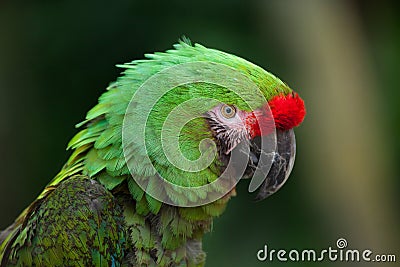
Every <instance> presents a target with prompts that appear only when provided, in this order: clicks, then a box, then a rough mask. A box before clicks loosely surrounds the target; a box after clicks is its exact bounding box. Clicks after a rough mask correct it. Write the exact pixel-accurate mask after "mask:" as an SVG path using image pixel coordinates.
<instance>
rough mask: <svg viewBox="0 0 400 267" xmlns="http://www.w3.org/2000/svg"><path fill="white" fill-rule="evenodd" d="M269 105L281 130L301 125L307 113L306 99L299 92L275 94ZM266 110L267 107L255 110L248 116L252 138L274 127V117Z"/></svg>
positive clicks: (265, 133) (248, 127)
mask: <svg viewBox="0 0 400 267" xmlns="http://www.w3.org/2000/svg"><path fill="white" fill-rule="evenodd" d="M268 105H269V108H270V109H271V113H272V116H273V117H274V121H275V127H276V128H278V129H280V130H289V129H292V128H294V127H296V126H298V125H300V123H301V122H302V121H303V119H304V116H305V115H306V109H305V107H304V101H303V99H301V98H300V97H299V95H298V94H297V93H291V94H288V95H283V94H282V95H278V96H275V97H273V98H272V99H271V100H270V101H269V102H268ZM264 110H267V109H261V110H257V111H253V112H251V113H249V114H248V115H247V116H246V121H245V123H246V127H247V129H248V131H249V133H250V136H251V137H252V138H254V137H255V136H260V135H267V134H269V133H270V132H271V130H272V129H273V125H272V119H271V117H270V116H269V114H266V113H267V112H263V111H264Z"/></svg>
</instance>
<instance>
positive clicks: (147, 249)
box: [0, 40, 305, 266]
mask: <svg viewBox="0 0 400 267" xmlns="http://www.w3.org/2000/svg"><path fill="white" fill-rule="evenodd" d="M174 48H175V49H173V50H169V51H167V52H164V53H154V54H149V55H146V58H147V59H144V60H135V61H133V62H131V63H127V64H124V65H121V66H120V67H122V68H124V74H123V76H122V77H120V78H118V79H117V81H116V82H114V83H112V84H111V85H110V86H109V87H108V88H107V91H106V92H105V93H103V94H102V95H101V96H100V98H99V101H98V104H97V105H96V106H95V107H93V108H92V109H91V110H90V111H89V112H88V113H87V115H86V119H85V120H84V121H83V122H82V123H80V124H78V125H77V127H80V128H82V129H81V131H80V132H78V133H77V134H76V135H75V136H74V137H73V138H72V140H71V141H70V143H69V144H68V148H69V149H72V150H73V152H72V155H71V156H70V158H69V159H68V161H67V162H66V164H65V165H64V166H63V168H62V170H61V171H60V172H59V173H58V174H57V175H56V176H55V178H54V179H53V180H52V181H51V182H50V183H49V184H48V185H47V186H46V188H45V189H44V191H43V192H42V193H41V194H40V195H39V197H38V198H37V199H36V200H35V201H34V202H33V203H32V204H31V205H29V207H27V208H26V209H25V210H24V211H23V212H22V213H21V215H20V216H19V217H18V218H17V219H16V220H15V222H14V223H13V224H12V225H10V226H9V227H8V228H7V229H5V230H4V231H2V232H0V265H1V266H203V265H204V264H205V258H206V255H205V252H204V251H203V250H202V238H203V235H204V234H205V233H207V232H209V231H210V229H211V228H212V222H213V218H214V217H217V216H219V215H221V214H222V213H223V211H224V209H225V207H226V205H227V203H228V201H229V199H230V198H231V197H232V196H234V195H235V186H234V185H235V184H236V182H237V181H238V180H239V179H240V178H241V177H242V178H243V177H245V178H246V177H247V178H249V177H252V176H253V175H255V174H256V173H258V176H257V177H258V178H259V179H258V181H256V180H257V179H256V178H257V177H255V178H253V180H255V181H254V184H253V189H252V190H251V191H254V189H255V188H259V191H258V194H257V197H256V198H257V199H263V198H265V197H267V196H269V195H271V194H272V193H274V192H276V191H277V190H278V189H279V188H280V187H281V186H282V185H283V183H284V182H285V181H286V179H287V178H288V176H289V173H290V171H291V169H292V166H293V162H294V154H295V153H294V152H295V139H294V133H293V128H294V127H296V126H298V125H299V124H300V123H301V122H302V121H303V118H304V116H305V108H304V102H303V100H302V99H301V98H300V97H299V96H298V94H296V93H295V92H293V91H292V90H291V89H290V88H289V87H288V86H287V85H286V84H285V83H283V82H282V81H281V80H280V79H278V78H277V77H275V76H274V75H272V74H271V73H269V72H267V71H265V70H263V69H262V68H260V67H258V66H256V65H254V64H252V63H250V62H248V61H246V60H244V59H242V58H239V57H237V56H234V55H231V54H228V53H224V52H221V51H218V50H215V49H209V48H206V47H204V46H202V45H199V44H195V45H192V44H191V43H190V42H189V41H186V40H183V41H180V42H179V43H178V44H176V45H175V46H174ZM191 77H195V78H191ZM176 81H178V82H179V83H178V82H176ZM243 81H244V82H243ZM175 82H176V83H175ZM225 84H227V85H226V86H225ZM166 85H168V86H169V88H164V89H167V90H164V91H163V89H161V88H163V86H164V87H167V86H166ZM254 88H256V89H257V90H258V91H254V90H255V89H254ZM253 89H254V90H253ZM192 100H195V101H192ZM179 106H180V107H181V108H179ZM177 107H178V108H177ZM191 107H194V108H191ZM187 118H189V119H187ZM174 136H175V137H176V139H174ZM271 136H272V138H271V139H270V141H268V140H267V141H268V142H270V143H272V144H274V145H273V146H271V147H272V149H271V150H270V151H269V152H265V151H264V148H263V145H262V144H261V143H262V142H263V140H264V137H271ZM166 140H167V141H166ZM174 140H175V141H176V142H175V141H174ZM267 141H264V142H267ZM246 146H247V148H246ZM178 152H180V153H181V154H182V155H181V156H182V157H183V160H182V158H180V156H179V155H178V156H176V155H177V154H176V153H178ZM168 153H169V154H171V153H172V156H171V155H168ZM234 153H236V154H238V155H239V156H240V155H245V157H244V158H243V159H242V158H239V159H241V160H237V163H238V162H241V163H244V164H239V165H241V167H240V168H241V170H239V171H238V169H237V168H236V166H235V164H233V167H228V165H229V163H230V162H231V161H230V160H231V158H232V157H233V154H234ZM178 154H179V153H178ZM175 156H176V157H175ZM262 157H264V159H263V160H261V158H262ZM199 158H203V159H204V161H201V162H200V161H199V162H196V160H197V159H199ZM175 159H177V160H175ZM185 160H187V161H185ZM204 162H206V163H207V164H206V165H204V164H203V163H204ZM234 163H235V162H234ZM202 164H203V165H204V166H203V165H202ZM265 166H268V168H265ZM222 176H223V177H222ZM260 177H261V178H260ZM264 178H265V179H264ZM260 179H261V180H260ZM253 180H252V182H253ZM160 185H162V186H160ZM207 186H208V187H207ZM205 187H207V188H205ZM192 189H194V190H192Z"/></svg>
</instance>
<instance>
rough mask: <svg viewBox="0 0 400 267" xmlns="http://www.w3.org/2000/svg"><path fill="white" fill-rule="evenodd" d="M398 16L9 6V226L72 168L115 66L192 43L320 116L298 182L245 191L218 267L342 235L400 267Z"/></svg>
mask: <svg viewBox="0 0 400 267" xmlns="http://www.w3.org/2000/svg"><path fill="white" fill-rule="evenodd" d="M366 2H372V1H366ZM399 14H400V13H399V9H398V8H397V7H396V6H395V5H393V4H391V3H390V2H385V1H383V2H380V3H379V4H378V3H374V4H372V3H368V4H367V3H364V1H278V0H277V1H238V0H230V1H128V0H118V1H75V0H71V1H34V3H33V1H4V0H3V1H1V2H0V38H1V39H0V93H1V96H0V119H1V120H0V123H1V126H0V140H1V146H0V147H1V148H0V169H1V170H2V174H1V176H0V177H1V178H0V179H1V183H0V216H1V217H0V229H1V228H4V227H6V226H7V225H8V224H10V223H11V222H12V220H13V219H14V218H15V217H16V216H17V215H18V214H19V212H20V211H21V210H22V209H23V208H24V207H26V206H27V205H28V204H29V203H30V202H31V201H33V200H34V199H35V197H36V196H37V195H38V194H39V193H40V192H41V190H42V189H43V187H44V186H45V185H46V183H47V182H48V181H49V180H50V179H51V178H52V177H53V176H54V175H55V174H56V173H57V172H58V170H59V169H60V168H61V167H62V165H63V163H64V162H65V160H66V159H67V157H68V155H69V152H66V151H65V147H66V144H67V142H68V140H69V139H70V138H71V137H72V136H73V135H74V134H75V133H76V132H77V131H76V129H74V127H73V126H74V125H75V124H76V123H78V122H80V121H81V120H82V119H83V118H84V116H85V113H86V112H87V111H88V110H89V109H90V108H91V107H92V106H93V105H94V104H95V103H96V101H97V98H98V96H99V95H100V94H101V93H102V92H103V91H104V89H105V88H106V87H107V85H108V84H109V82H111V81H113V80H115V79H116V77H117V76H118V75H119V73H120V71H121V70H119V69H118V68H116V67H115V64H118V63H123V62H128V61H131V60H133V59H138V58H143V54H144V53H150V52H154V51H164V50H166V49H170V48H171V46H172V44H174V43H175V42H176V41H177V39H178V38H179V37H180V36H182V35H183V34H184V35H187V36H188V37H190V38H191V39H192V41H194V42H199V43H202V44H203V45H205V46H208V47H212V48H218V49H220V50H224V51H227V52H230V53H234V54H237V55H240V56H242V57H244V58H246V59H249V60H250V61H252V62H254V63H256V64H258V65H260V66H262V67H264V68H266V69H267V70H270V71H271V72H273V73H274V74H276V75H277V76H279V77H280V78H281V79H283V80H284V81H285V82H287V83H288V84H289V85H290V86H291V87H292V88H294V89H295V90H296V91H298V92H299V93H300V94H301V95H302V97H303V98H304V99H305V102H306V105H307V110H308V115H307V117H306V119H305V121H304V123H303V125H302V126H301V127H300V128H299V129H297V130H296V133H297V143H298V150H297V160H296V164H295V167H294V171H293V173H292V175H291V178H290V180H289V182H288V183H287V184H286V185H285V186H284V188H283V189H282V190H281V191H280V192H279V193H278V194H276V195H274V196H272V197H271V198H269V199H267V200H265V201H263V202H261V203H254V202H252V197H253V196H252V195H250V194H249V193H248V192H247V188H246V186H247V184H246V182H241V183H240V185H239V186H238V196H237V197H235V198H234V199H232V201H231V202H230V204H229V206H228V209H227V211H226V212H225V214H224V215H223V216H222V217H221V218H218V219H216V220H215V224H214V228H213V231H212V233H210V234H208V235H207V237H206V238H205V242H204V249H205V250H206V252H207V255H208V256H207V257H208V259H207V266H281V265H283V264H284V263H280V262H277V261H276V260H275V261H274V262H272V263H266V262H263V263H261V262H258V261H257V259H256V253H257V251H258V250H259V249H261V248H262V247H263V245H264V244H268V246H269V247H270V248H272V249H280V248H284V249H286V250H290V249H292V248H297V249H305V248H314V249H323V248H327V247H328V246H332V247H335V242H336V240H337V239H338V238H340V237H343V238H346V239H347V241H348V243H349V248H360V249H371V250H372V251H374V252H375V253H387V254H396V256H397V261H399V260H400V253H399V251H400V240H399V236H400V235H399V234H400V233H399V230H400V227H399V226H400V225H399V223H400V212H399V200H400V198H399V186H400V182H399V178H400V177H399V171H400V168H399V166H400V165H399V164H398V163H399V161H400V157H399V153H398V151H399V149H400V138H399V137H400V136H399V130H400V107H399V100H400V87H399V73H400V19H399V16H398V15H399ZM288 265H290V266H298V265H301V266H309V265H316V264H311V263H302V264H300V263H296V264H294V263H292V264H288ZM328 265H329V263H328V262H325V263H324V266H328ZM356 265H357V264H351V266H356ZM358 265H359V266H366V265H365V264H364V263H359V264H358ZM329 266H330V265H329ZM332 266H347V264H346V263H343V262H336V263H332ZM368 266H374V264H372V263H370V264H368ZM379 266H393V265H390V264H381V265H379Z"/></svg>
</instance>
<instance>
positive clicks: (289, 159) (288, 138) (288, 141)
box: [245, 129, 296, 201]
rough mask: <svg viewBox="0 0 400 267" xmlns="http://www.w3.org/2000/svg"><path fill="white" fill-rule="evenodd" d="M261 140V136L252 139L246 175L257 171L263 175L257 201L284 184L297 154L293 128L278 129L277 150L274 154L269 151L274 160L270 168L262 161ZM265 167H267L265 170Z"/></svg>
mask: <svg viewBox="0 0 400 267" xmlns="http://www.w3.org/2000/svg"><path fill="white" fill-rule="evenodd" d="M261 140H262V139H261V138H260V137H256V138H254V139H253V140H251V146H250V152H249V162H248V165H247V169H246V172H245V176H247V177H249V176H252V175H253V174H255V173H256V174H255V175H257V173H258V175H262V176H263V177H261V179H263V182H262V183H261V185H260V186H259V187H258V192H257V195H256V197H255V200H256V201H260V200H263V199H265V198H267V197H268V196H270V195H272V194H273V193H275V192H277V191H278V190H279V189H280V188H281V187H282V186H283V185H284V183H285V182H286V181H287V179H288V178H289V175H290V173H291V171H292V168H293V165H294V160H295V155H296V139H295V135H294V131H293V129H290V130H279V129H276V150H275V152H272V155H271V152H267V154H269V155H268V156H269V158H270V159H271V160H272V165H268V167H269V166H270V168H269V169H268V167H266V166H265V165H264V164H262V161H260V156H261V155H262V153H263V151H262V150H261V149H260V147H261ZM259 165H260V166H259ZM263 168H265V170H264V169H263ZM265 177H266V178H265ZM253 179H254V178H253Z"/></svg>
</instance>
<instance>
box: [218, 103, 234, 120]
mask: <svg viewBox="0 0 400 267" xmlns="http://www.w3.org/2000/svg"><path fill="white" fill-rule="evenodd" d="M221 114H222V116H224V117H225V118H226V119H230V118H233V117H234V116H235V114H236V108H235V107H233V106H229V105H222V107H221Z"/></svg>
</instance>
